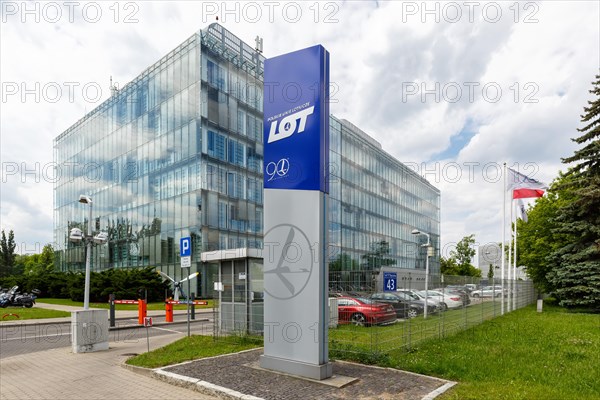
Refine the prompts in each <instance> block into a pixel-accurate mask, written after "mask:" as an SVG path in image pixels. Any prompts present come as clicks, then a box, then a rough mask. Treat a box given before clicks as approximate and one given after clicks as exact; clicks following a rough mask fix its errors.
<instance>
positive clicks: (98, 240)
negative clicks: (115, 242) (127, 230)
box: [69, 194, 108, 310]
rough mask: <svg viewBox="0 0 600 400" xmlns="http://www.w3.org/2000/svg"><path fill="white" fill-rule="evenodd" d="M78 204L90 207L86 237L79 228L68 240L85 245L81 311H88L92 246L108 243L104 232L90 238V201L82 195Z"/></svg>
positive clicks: (71, 233)
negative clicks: (82, 242) (83, 242)
mask: <svg viewBox="0 0 600 400" xmlns="http://www.w3.org/2000/svg"><path fill="white" fill-rule="evenodd" d="M79 202H80V203H82V204H88V205H89V206H90V212H89V217H88V227H87V235H85V236H84V235H83V233H82V232H81V230H80V229H79V228H73V229H71V232H70V234H69V239H70V240H71V241H72V242H75V243H78V242H81V241H82V240H83V241H85V243H86V254H85V288H84V291H83V309H84V310H89V308H90V268H91V266H90V264H91V262H92V244H93V243H95V244H104V243H106V242H107V241H108V235H107V234H106V233H105V232H100V233H98V234H97V235H96V236H92V199H91V198H90V197H89V196H86V195H84V194H82V195H80V196H79Z"/></svg>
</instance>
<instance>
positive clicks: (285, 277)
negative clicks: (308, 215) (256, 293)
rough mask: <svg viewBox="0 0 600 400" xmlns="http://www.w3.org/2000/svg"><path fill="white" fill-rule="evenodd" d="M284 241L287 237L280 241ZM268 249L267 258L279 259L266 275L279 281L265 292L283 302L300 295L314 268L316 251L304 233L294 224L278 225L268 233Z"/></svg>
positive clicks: (266, 249) (265, 244)
mask: <svg viewBox="0 0 600 400" xmlns="http://www.w3.org/2000/svg"><path fill="white" fill-rule="evenodd" d="M280 238H285V242H284V243H281V242H280V241H277V240H278V239H280ZM264 248H265V251H267V254H266V255H265V256H266V257H269V258H273V259H274V260H276V266H275V268H272V269H270V270H266V271H265V272H264V273H265V275H268V274H273V275H274V278H276V279H273V283H275V284H272V285H269V286H268V287H269V289H268V290H267V286H266V285H265V292H266V293H267V294H269V295H270V296H272V297H274V298H276V299H279V300H286V299H291V298H292V297H295V296H296V295H298V294H300V292H302V290H303V289H304V288H305V287H306V285H307V284H308V280H309V278H310V275H311V273H312V269H313V257H312V249H311V246H310V242H309V240H308V238H307V237H306V235H305V234H304V232H302V231H301V230H300V229H299V228H298V227H296V226H294V225H290V224H280V225H277V226H275V227H273V228H272V229H270V230H269V231H268V232H267V233H266V234H265V242H264Z"/></svg>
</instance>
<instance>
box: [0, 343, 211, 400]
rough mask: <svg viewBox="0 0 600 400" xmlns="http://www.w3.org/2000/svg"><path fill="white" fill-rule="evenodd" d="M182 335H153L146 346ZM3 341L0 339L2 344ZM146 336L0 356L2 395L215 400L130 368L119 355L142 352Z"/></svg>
mask: <svg viewBox="0 0 600 400" xmlns="http://www.w3.org/2000/svg"><path fill="white" fill-rule="evenodd" d="M183 336H184V334H173V335H165V336H160V337H153V338H151V340H150V349H151V350H152V349H154V348H157V347H162V346H164V345H166V344H168V343H171V342H173V341H175V340H177V339H179V338H181V337H183ZM0 346H2V343H0ZM146 350H147V349H146V341H145V340H140V341H137V342H134V343H132V342H129V343H128V342H111V343H110V349H109V350H108V351H101V352H96V353H85V354H73V353H72V352H71V348H70V347H69V348H60V349H53V350H48V351H42V352H38V353H29V354H23V355H19V356H14V357H9V358H5V359H0V399H6V400H13V399H28V400H37V399H61V400H62V399H66V400H67V399H77V400H79V399H102V400H106V399H140V400H149V399H169V400H173V399H215V398H216V397H212V396H208V395H205V394H201V393H198V392H196V391H193V390H189V389H184V388H181V387H177V386H173V385H170V384H168V383H165V382H162V381H159V380H156V379H153V378H151V377H148V376H143V375H140V374H137V373H135V372H132V371H129V370H127V369H125V368H123V367H122V366H121V363H122V362H123V361H124V360H125V359H126V358H127V356H124V355H123V354H128V353H143V352H145V351H146Z"/></svg>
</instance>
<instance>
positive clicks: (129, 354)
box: [121, 353, 139, 357]
mask: <svg viewBox="0 0 600 400" xmlns="http://www.w3.org/2000/svg"><path fill="white" fill-rule="evenodd" d="M121 355H122V356H125V357H132V356H139V354H138V353H125V354H121Z"/></svg>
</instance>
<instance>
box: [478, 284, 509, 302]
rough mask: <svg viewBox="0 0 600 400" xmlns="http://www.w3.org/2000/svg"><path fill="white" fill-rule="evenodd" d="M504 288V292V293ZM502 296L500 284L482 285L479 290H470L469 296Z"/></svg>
mask: <svg viewBox="0 0 600 400" xmlns="http://www.w3.org/2000/svg"><path fill="white" fill-rule="evenodd" d="M506 291H507V290H506V289H504V292H505V293H506ZM500 296H502V286H498V285H496V286H484V287H483V288H481V289H480V290H473V291H472V292H471V297H473V298H476V299H477V298H479V297H500Z"/></svg>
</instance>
